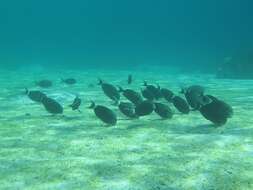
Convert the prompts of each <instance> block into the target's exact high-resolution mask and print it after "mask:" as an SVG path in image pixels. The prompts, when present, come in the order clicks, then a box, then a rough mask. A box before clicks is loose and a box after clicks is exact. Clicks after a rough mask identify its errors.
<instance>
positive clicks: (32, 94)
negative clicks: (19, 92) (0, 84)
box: [25, 88, 47, 103]
mask: <svg viewBox="0 0 253 190" xmlns="http://www.w3.org/2000/svg"><path fill="white" fill-rule="evenodd" d="M25 90H26V92H25V93H26V95H27V96H28V97H29V98H30V99H31V100H33V101H34V102H39V103H40V102H42V100H43V99H44V98H46V97H47V96H46V94H44V93H43V92H41V91H39V90H33V91H29V90H28V89H27V88H26V89H25Z"/></svg>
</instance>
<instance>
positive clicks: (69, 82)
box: [61, 78, 76, 85]
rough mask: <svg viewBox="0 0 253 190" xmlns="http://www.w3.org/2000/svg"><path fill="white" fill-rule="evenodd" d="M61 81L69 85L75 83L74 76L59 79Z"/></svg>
mask: <svg viewBox="0 0 253 190" xmlns="http://www.w3.org/2000/svg"><path fill="white" fill-rule="evenodd" d="M61 81H62V82H63V83H65V84H69V85H73V84H76V79H74V78H67V79H61Z"/></svg>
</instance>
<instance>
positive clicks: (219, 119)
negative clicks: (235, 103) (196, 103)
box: [199, 95, 233, 126]
mask: <svg viewBox="0 0 253 190" xmlns="http://www.w3.org/2000/svg"><path fill="white" fill-rule="evenodd" d="M207 97H208V98H210V99H211V102H210V103H207V104H206V105H203V106H202V107H201V108H200V110H199V111H200V113H201V114H202V116H203V117H204V118H206V119H207V120H209V121H211V122H212V123H214V124H215V125H217V126H222V125H225V124H226V122H227V119H228V118H231V117H232V116H233V108H232V107H231V106H230V105H228V104H227V103H226V102H224V101H221V100H219V99H217V98H215V97H214V96H210V95H207Z"/></svg>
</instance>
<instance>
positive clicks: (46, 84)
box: [35, 80, 53, 88]
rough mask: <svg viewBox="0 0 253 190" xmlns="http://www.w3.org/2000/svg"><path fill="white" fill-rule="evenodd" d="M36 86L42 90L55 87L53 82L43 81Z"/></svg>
mask: <svg viewBox="0 0 253 190" xmlns="http://www.w3.org/2000/svg"><path fill="white" fill-rule="evenodd" d="M35 84H36V85H37V86H39V87H42V88H49V87H51V86H53V82H52V81H50V80H41V81H38V82H35Z"/></svg>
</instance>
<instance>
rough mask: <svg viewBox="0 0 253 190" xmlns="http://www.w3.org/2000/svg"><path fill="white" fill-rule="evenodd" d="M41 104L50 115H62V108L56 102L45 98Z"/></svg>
mask: <svg viewBox="0 0 253 190" xmlns="http://www.w3.org/2000/svg"><path fill="white" fill-rule="evenodd" d="M42 104H43V105H44V107H45V109H46V110H47V111H48V112H49V113H51V114H62V113H63V107H62V106H61V104H59V103H58V102H57V101H56V100H54V99H52V98H48V97H45V98H43V99H42Z"/></svg>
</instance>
